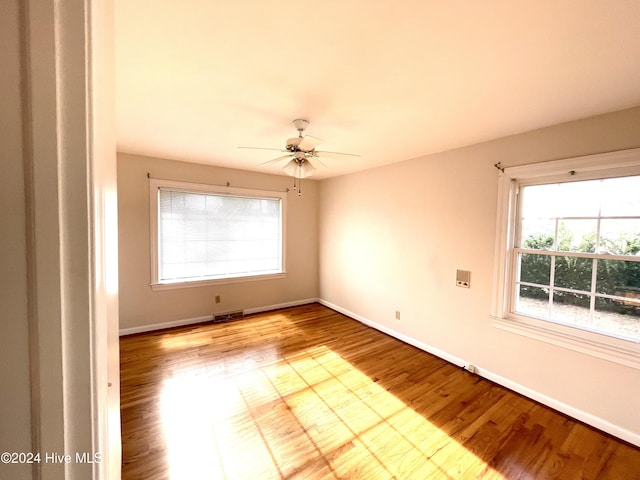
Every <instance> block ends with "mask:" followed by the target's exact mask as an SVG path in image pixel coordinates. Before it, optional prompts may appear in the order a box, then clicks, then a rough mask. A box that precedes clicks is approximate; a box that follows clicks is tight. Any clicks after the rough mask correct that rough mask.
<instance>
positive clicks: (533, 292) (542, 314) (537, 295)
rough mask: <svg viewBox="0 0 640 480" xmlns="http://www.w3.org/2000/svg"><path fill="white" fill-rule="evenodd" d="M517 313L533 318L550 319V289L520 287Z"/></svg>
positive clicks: (517, 298)
mask: <svg viewBox="0 0 640 480" xmlns="http://www.w3.org/2000/svg"><path fill="white" fill-rule="evenodd" d="M515 311H516V312H517V313H521V314H524V315H531V316H533V317H539V318H548V316H549V289H547V288H539V287H530V286H528V285H520V286H519V288H518V291H517V297H516V304H515Z"/></svg>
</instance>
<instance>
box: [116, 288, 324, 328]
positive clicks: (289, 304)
mask: <svg viewBox="0 0 640 480" xmlns="http://www.w3.org/2000/svg"><path fill="white" fill-rule="evenodd" d="M317 301H318V299H317V298H306V299H303V300H294V301H292V302H285V303H277V304H273V305H265V306H262V307H254V308H247V309H245V310H243V311H242V313H243V314H245V315H250V314H252V313H260V312H268V311H270V310H278V309H280V308H288V307H297V306H300V305H306V304H308V303H315V302H317ZM211 321H213V314H211V315H204V316H202V317H194V318H183V319H180V320H172V321H169V322H162V323H152V324H149V325H141V326H139V327H130V328H122V329H120V332H119V334H120V336H121V337H124V336H125V335H133V334H135V333H145V332H153V331H155V330H164V329H166V328H174V327H184V326H186V325H194V324H197V323H204V322H211Z"/></svg>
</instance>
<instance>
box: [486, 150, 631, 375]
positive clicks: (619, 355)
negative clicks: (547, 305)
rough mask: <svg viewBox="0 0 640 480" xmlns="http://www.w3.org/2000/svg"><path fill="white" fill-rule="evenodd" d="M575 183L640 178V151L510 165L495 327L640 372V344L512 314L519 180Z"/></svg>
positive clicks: (504, 187) (501, 188)
mask: <svg viewBox="0 0 640 480" xmlns="http://www.w3.org/2000/svg"><path fill="white" fill-rule="evenodd" d="M563 173H565V174H567V176H569V175H571V177H570V178H571V179H572V180H578V179H580V180H588V179H593V178H601V177H602V176H603V175H604V176H619V175H633V174H635V175H638V174H640V148H635V149H630V150H621V151H617V152H609V153H602V154H597V155H588V156H584V157H575V158H569V159H563V160H555V161H551V162H544V163H538V164H531V165H523V166H517V167H508V168H505V169H504V170H502V171H501V172H500V174H499V184H498V211H497V215H496V246H495V255H494V273H493V299H492V305H491V318H492V319H493V322H492V323H493V326H494V327H496V328H500V329H502V330H505V331H508V332H511V333H515V334H518V335H523V336H526V337H529V338H533V339H536V340H540V341H543V342H547V343H550V344H553V345H556V346H560V347H563V348H568V349H571V350H574V351H577V352H581V353H585V354H588V355H592V356H595V357H598V358H603V359H606V360H609V361H612V362H616V363H620V364H622V365H627V366H630V367H633V368H637V369H640V341H632V340H627V339H619V338H615V337H611V336H607V335H604V334H598V333H594V332H590V331H586V330H581V329H578V328H572V327H567V326H564V325H561V324H557V323H553V322H550V321H545V320H538V319H535V318H531V317H526V316H523V315H516V314H513V313H510V310H511V302H512V299H511V283H512V276H513V275H514V273H513V271H514V268H513V265H512V263H513V261H512V260H513V255H512V253H513V248H514V244H515V235H514V233H515V232H514V230H515V215H516V202H517V195H516V193H517V192H516V191H517V185H518V182H522V183H526V182H542V181H544V180H545V179H546V178H549V179H552V178H555V180H552V181H557V179H558V175H561V174H563Z"/></svg>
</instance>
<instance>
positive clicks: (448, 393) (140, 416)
mask: <svg viewBox="0 0 640 480" xmlns="http://www.w3.org/2000/svg"><path fill="white" fill-rule="evenodd" d="M121 380H122V384H121V388H122V393H121V408H122V439H123V467H122V478H123V479H124V480H132V479H136V480H137V479H147V478H149V479H164V478H167V479H169V478H170V479H173V480H177V479H189V480H196V479H229V480H236V479H239V480H245V479H260V480H264V479H316V478H317V479H320V478H349V479H366V480H374V479H392V478H395V479H419V480H423V479H428V478H434V479H467V478H492V479H493V478H496V479H500V478H504V479H515V478H518V479H546V478H557V479H562V480H565V479H574V478H575V479H578V478H579V479H598V480H601V479H615V480H621V479H640V449H637V448H635V447H633V446H631V445H628V444H626V443H624V442H621V441H619V440H616V439H614V438H612V437H610V436H608V435H606V434H603V433H601V432H599V431H596V430H594V429H591V428H589V427H587V426H585V425H583V424H581V423H579V422H576V421H574V420H572V419H570V418H567V417H565V416H563V415H561V414H559V413H557V412H555V411H553V410H550V409H548V408H546V407H544V406H542V405H539V404H537V403H535V402H533V401H530V400H528V399H526V398H524V397H521V396H519V395H517V394H515V393H513V392H511V391H509V390H506V389H504V388H502V387H499V386H497V385H495V384H493V383H491V382H489V381H486V380H483V379H481V378H480V377H477V376H474V375H472V374H470V373H468V372H466V371H463V370H461V369H460V368H458V367H456V366H454V365H451V364H449V363H447V362H445V361H443V360H441V359H439V358H437V357H434V356H432V355H429V354H427V353H424V352H422V351H420V350H418V349H416V348H414V347H411V346H409V345H406V344H404V343H402V342H400V341H398V340H395V339H393V338H391V337H388V336H386V335H384V334H382V333H380V332H378V331H376V330H373V329H370V328H368V327H366V326H363V325H361V324H360V323H358V322H356V321H354V320H351V319H349V318H347V317H344V316H343V315H341V314H338V313H336V312H334V311H332V310H329V309H327V308H325V307H323V306H320V305H317V304H313V305H306V306H302V307H295V308H290V309H285V310H280V311H275V312H267V313H263V314H257V315H253V316H249V317H245V318H244V319H242V320H237V321H234V322H230V323H224V324H206V325H198V326H191V327H184V328H176V329H172V330H165V331H160V332H154V333H148V334H140V335H134V336H129V337H123V338H122V339H121Z"/></svg>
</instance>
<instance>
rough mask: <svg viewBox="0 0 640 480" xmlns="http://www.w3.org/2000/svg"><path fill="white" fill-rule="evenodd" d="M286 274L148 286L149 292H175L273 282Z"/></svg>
mask: <svg viewBox="0 0 640 480" xmlns="http://www.w3.org/2000/svg"><path fill="white" fill-rule="evenodd" d="M286 276H287V274H286V273H285V272H283V273H270V274H267V275H252V276H246V277H233V278H216V279H209V280H196V281H188V282H167V283H152V284H150V286H151V290H153V291H159V290H175V289H179V288H196V287H209V286H212V285H226V284H230V283H245V282H259V281H261V280H275V279H278V278H285V277H286Z"/></svg>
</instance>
